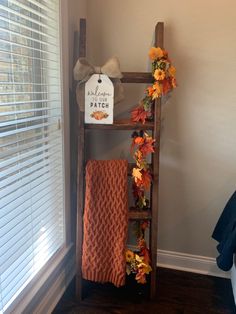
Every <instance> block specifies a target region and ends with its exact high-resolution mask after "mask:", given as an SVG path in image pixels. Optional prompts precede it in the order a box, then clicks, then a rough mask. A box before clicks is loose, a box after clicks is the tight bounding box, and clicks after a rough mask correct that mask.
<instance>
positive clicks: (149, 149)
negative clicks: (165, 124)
mask: <svg viewBox="0 0 236 314" xmlns="http://www.w3.org/2000/svg"><path fill="white" fill-rule="evenodd" d="M154 142H155V140H154V139H153V138H151V137H150V138H146V139H145V142H144V144H143V145H142V146H141V147H140V148H139V150H140V151H141V153H142V155H143V156H144V157H145V156H147V155H148V154H149V153H154Z"/></svg>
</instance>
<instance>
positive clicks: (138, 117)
mask: <svg viewBox="0 0 236 314" xmlns="http://www.w3.org/2000/svg"><path fill="white" fill-rule="evenodd" d="M148 114H149V113H148V111H145V109H144V108H143V106H138V107H136V108H134V109H133V110H132V111H131V119H132V121H133V122H140V121H141V122H142V123H143V124H144V123H145V121H146V119H147V117H148Z"/></svg>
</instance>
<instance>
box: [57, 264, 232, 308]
mask: <svg viewBox="0 0 236 314" xmlns="http://www.w3.org/2000/svg"><path fill="white" fill-rule="evenodd" d="M157 276H158V280H157V284H158V287H157V297H156V299H155V300H153V301H149V300H148V298H147V293H148V291H147V290H146V287H147V286H146V287H145V286H142V285H136V284H135V282H134V281H133V280H129V281H128V283H127V285H126V286H125V287H122V288H119V289H117V288H115V287H113V286H112V285H98V284H94V283H88V282H87V283H85V286H86V287H85V289H84V290H85V298H84V301H83V302H82V303H81V304H79V303H78V302H77V301H76V298H75V296H74V282H72V284H71V286H70V287H69V288H68V290H67V291H66V293H65V294H64V296H63V297H62V299H61V301H60V302H59V304H58V305H57V307H56V309H55V310H54V312H53V314H59V313H70V314H77V313H79V314H107V313H113V314H120V313H122V314H123V313H126V314H132V313H135V314H142V313H147V314H149V313H150V314H155V313H158V314H208V313H209V314H213V313H214V314H234V313H236V311H235V306H234V301H233V294H232V288H231V282H230V280H228V279H223V278H216V277H211V276H204V275H199V274H193V273H187V272H181V271H176V270H170V269H165V268H158V271H157Z"/></svg>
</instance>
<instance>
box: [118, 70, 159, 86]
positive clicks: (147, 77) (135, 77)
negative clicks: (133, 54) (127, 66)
mask: <svg viewBox="0 0 236 314" xmlns="http://www.w3.org/2000/svg"><path fill="white" fill-rule="evenodd" d="M122 74H123V78H122V79H121V82H122V83H144V84H145V83H153V77H152V74H151V73H150V72H123V73H122Z"/></svg>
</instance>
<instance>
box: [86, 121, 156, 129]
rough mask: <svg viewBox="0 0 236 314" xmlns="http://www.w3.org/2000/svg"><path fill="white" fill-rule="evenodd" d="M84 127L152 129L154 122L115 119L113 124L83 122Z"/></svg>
mask: <svg viewBox="0 0 236 314" xmlns="http://www.w3.org/2000/svg"><path fill="white" fill-rule="evenodd" d="M84 127H85V129H100V130H153V129H154V123H153V122H146V123H145V125H144V124H142V123H135V122H132V121H131V120H130V119H123V120H115V121H114V123H113V124H93V123H89V124H84Z"/></svg>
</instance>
